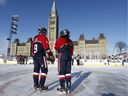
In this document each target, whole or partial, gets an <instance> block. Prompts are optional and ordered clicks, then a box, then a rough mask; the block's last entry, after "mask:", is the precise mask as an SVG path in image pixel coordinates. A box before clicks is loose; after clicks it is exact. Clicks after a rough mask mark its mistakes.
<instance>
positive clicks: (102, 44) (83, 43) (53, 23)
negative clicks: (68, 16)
mask: <svg viewBox="0 0 128 96" xmlns="http://www.w3.org/2000/svg"><path fill="white" fill-rule="evenodd" d="M58 28H59V16H58V13H57V9H56V3H55V1H54V2H53V5H52V9H51V13H50V15H49V17H48V39H49V45H50V48H51V50H52V52H53V53H54V54H55V53H56V52H55V50H54V44H55V42H56V40H57V38H58V34H59V29H58ZM69 30H70V29H69ZM31 42H32V38H29V39H28V40H27V41H26V42H25V43H20V41H19V39H15V40H14V42H13V43H12V47H11V51H12V55H13V56H16V55H20V54H21V55H26V56H32V54H31ZM73 44H74V55H75V56H76V55H77V54H79V55H80V56H81V57H82V58H85V59H103V58H106V57H107V40H106V37H105V36H104V34H103V33H99V37H97V39H95V38H93V39H92V40H87V39H86V38H85V36H84V34H81V35H80V37H79V38H78V41H73Z"/></svg>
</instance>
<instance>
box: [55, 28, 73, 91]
mask: <svg viewBox="0 0 128 96" xmlns="http://www.w3.org/2000/svg"><path fill="white" fill-rule="evenodd" d="M69 34H70V32H69V31H68V30H67V29H64V30H63V31H61V32H60V37H59V38H58V39H57V41H56V43H55V50H56V51H57V53H58V56H57V57H58V72H59V81H60V88H57V90H59V91H64V90H65V88H66V87H69V86H71V60H72V55H73V49H74V47H73V43H72V41H71V40H70V38H69V37H70V36H69ZM65 83H66V84H65ZM65 85H66V86H65Z"/></svg>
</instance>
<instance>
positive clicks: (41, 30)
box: [38, 27, 47, 35]
mask: <svg viewBox="0 0 128 96" xmlns="http://www.w3.org/2000/svg"><path fill="white" fill-rule="evenodd" d="M38 31H39V33H41V34H45V35H47V29H46V28H44V27H43V28H39V29H38Z"/></svg>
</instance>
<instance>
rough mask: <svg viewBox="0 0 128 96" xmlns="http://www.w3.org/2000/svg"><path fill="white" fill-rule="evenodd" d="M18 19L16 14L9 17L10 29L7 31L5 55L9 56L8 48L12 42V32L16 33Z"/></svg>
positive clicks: (9, 48)
mask: <svg viewBox="0 0 128 96" xmlns="http://www.w3.org/2000/svg"><path fill="white" fill-rule="evenodd" d="M18 20H19V16H18V15H13V16H12V18H11V29H10V32H9V37H8V38H7V40H8V49H7V56H10V50H11V42H12V34H17V26H18V25H17V22H18Z"/></svg>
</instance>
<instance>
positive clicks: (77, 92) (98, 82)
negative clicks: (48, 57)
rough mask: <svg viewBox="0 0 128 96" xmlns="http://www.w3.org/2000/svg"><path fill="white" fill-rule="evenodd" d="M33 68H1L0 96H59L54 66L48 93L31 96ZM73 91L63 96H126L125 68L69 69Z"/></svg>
mask: <svg viewBox="0 0 128 96" xmlns="http://www.w3.org/2000/svg"><path fill="white" fill-rule="evenodd" d="M32 71H33V64H27V65H19V64H0V96H60V94H59V93H58V92H57V90H56V89H57V87H58V83H59V82H58V72H57V66H55V65H49V72H48V75H47V79H46V85H48V87H49V89H48V90H47V91H42V92H41V93H40V92H34V91H33V90H34V89H33V79H32ZM72 76H73V77H72V89H71V91H72V92H71V93H70V94H68V95H66V96H128V67H127V66H82V65H81V66H72Z"/></svg>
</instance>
